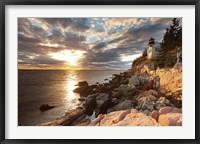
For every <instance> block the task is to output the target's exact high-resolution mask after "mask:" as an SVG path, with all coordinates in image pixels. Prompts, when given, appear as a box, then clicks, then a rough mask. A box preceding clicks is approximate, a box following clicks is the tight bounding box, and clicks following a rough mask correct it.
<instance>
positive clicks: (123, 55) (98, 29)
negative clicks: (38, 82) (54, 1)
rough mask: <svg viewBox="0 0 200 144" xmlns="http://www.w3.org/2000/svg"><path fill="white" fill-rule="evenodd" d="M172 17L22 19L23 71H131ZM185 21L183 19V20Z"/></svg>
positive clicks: (20, 53) (20, 55)
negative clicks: (152, 39)
mask: <svg viewBox="0 0 200 144" xmlns="http://www.w3.org/2000/svg"><path fill="white" fill-rule="evenodd" d="M171 19H172V18H131V17H130V18H18V64H19V65H18V66H19V68H20V69H23V68H24V69H71V68H73V69H75V68H77V69H129V68H130V66H131V63H132V61H133V60H134V59H136V58H137V57H139V56H141V54H142V52H143V50H144V49H145V48H146V46H147V41H148V39H149V38H150V37H154V38H155V40H156V41H158V42H161V40H162V38H163V34H164V33H165V30H166V28H167V27H169V25H170V23H171ZM180 20H181V19H180Z"/></svg>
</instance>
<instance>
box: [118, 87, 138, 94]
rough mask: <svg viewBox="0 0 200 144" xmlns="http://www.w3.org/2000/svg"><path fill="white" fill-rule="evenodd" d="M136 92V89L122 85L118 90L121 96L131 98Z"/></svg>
mask: <svg viewBox="0 0 200 144" xmlns="http://www.w3.org/2000/svg"><path fill="white" fill-rule="evenodd" d="M135 92H136V89H135V87H134V86H131V85H124V84H122V85H120V87H119V88H118V93H119V95H120V96H126V97H130V96H132V95H134V94H135Z"/></svg>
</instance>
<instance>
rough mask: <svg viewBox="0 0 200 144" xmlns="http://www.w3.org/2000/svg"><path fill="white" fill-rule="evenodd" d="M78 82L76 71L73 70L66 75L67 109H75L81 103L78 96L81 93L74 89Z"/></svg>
mask: <svg viewBox="0 0 200 144" xmlns="http://www.w3.org/2000/svg"><path fill="white" fill-rule="evenodd" d="M77 83H78V78H77V75H76V74H75V72H74V71H72V72H71V73H70V74H69V75H68V76H66V84H65V90H66V94H65V98H64V99H65V100H66V101H65V103H66V105H65V107H66V109H67V110H71V109H75V108H76V107H77V105H78V103H79V101H78V98H79V95H78V94H76V93H74V92H73V90H74V89H75V88H76V87H77V86H75V85H76V84H77Z"/></svg>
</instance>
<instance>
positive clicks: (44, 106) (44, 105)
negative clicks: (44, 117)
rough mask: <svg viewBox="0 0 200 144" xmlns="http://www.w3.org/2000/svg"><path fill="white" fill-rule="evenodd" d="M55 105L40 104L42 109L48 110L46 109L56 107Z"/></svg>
mask: <svg viewBox="0 0 200 144" xmlns="http://www.w3.org/2000/svg"><path fill="white" fill-rule="evenodd" d="M54 107H55V106H50V105H48V104H42V105H41V106H40V111H46V110H49V109H52V108H54Z"/></svg>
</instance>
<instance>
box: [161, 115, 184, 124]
mask: <svg viewBox="0 0 200 144" xmlns="http://www.w3.org/2000/svg"><path fill="white" fill-rule="evenodd" d="M158 122H159V123H160V124H161V125H162V126H181V125H182V113H167V114H162V115H160V116H159V118H158Z"/></svg>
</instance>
